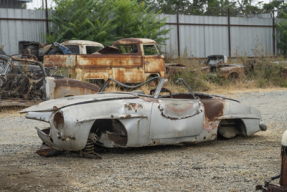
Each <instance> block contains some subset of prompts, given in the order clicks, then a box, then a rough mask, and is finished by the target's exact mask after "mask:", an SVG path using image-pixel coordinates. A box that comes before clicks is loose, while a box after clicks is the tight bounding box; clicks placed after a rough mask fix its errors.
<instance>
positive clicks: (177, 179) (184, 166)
mask: <svg viewBox="0 0 287 192" xmlns="http://www.w3.org/2000/svg"><path fill="white" fill-rule="evenodd" d="M233 97H236V98H237V99H239V100H240V101H241V102H242V103H245V104H249V105H252V106H254V107H257V108H258V109H259V110H260V111H261V114H262V118H263V121H264V122H265V123H266V124H267V125H268V130H267V131H266V132H259V133H256V134H254V135H253V136H250V137H236V138H235V139H230V140H217V141H211V142H206V143H201V144H184V145H176V146H158V147H144V148H133V149H119V150H108V151H105V152H101V155H102V157H103V159H102V160H95V159H87V158H81V157H78V156H77V155H76V154H72V153H68V152H67V153H64V154H61V155H59V156H56V157H49V158H46V157H41V156H38V155H37V154H36V153H35V151H36V150H37V149H38V148H39V146H40V145H41V141H40V139H39V138H38V136H37V133H36V130H35V129H34V128H35V126H37V127H39V128H43V127H46V126H47V124H46V123H43V122H38V121H32V120H25V117H24V116H20V115H18V114H17V113H11V114H0V133H1V134H0V191H39V190H40V191H72V190H73V191H232V192H235V191H254V190H255V185H257V184H263V183H264V181H265V180H268V179H269V178H270V177H273V176H275V175H278V174H279V172H280V141H281V137H282V134H283V132H284V131H285V130H286V115H287V110H286V109H287V102H286V101H287V99H286V98H287V90H280V91H271V92H248V93H238V94H233ZM274 183H275V184H278V181H275V182H274Z"/></svg>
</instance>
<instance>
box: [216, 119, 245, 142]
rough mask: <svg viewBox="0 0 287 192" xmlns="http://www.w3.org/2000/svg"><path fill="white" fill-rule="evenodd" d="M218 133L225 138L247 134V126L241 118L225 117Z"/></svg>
mask: <svg viewBox="0 0 287 192" xmlns="http://www.w3.org/2000/svg"><path fill="white" fill-rule="evenodd" d="M218 134H219V135H221V136H223V137H224V138H228V139H229V138H233V137H235V136H236V135H243V136H245V135H246V127H245V124H244V123H243V121H242V120H241V119H224V120H222V121H220V123H219V125H218Z"/></svg>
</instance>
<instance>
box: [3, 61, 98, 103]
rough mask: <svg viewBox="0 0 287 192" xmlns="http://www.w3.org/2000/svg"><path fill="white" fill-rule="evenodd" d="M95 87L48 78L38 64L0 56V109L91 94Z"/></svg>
mask: <svg viewBox="0 0 287 192" xmlns="http://www.w3.org/2000/svg"><path fill="white" fill-rule="evenodd" d="M99 90H100V88H99V87H98V86H97V85H94V84H90V83H87V82H81V81H78V80H74V79H69V78H65V77H63V76H59V75H54V74H50V69H49V68H44V67H43V65H42V63H41V62H36V61H35V59H34V58H33V57H32V58H31V59H29V58H28V59H27V56H24V57H23V55H18V56H6V55H0V106H1V107H3V106H31V105H35V104H36V103H39V102H41V101H45V100H49V99H55V98H59V97H67V96H73V95H83V94H92V93H96V92H98V91H99Z"/></svg>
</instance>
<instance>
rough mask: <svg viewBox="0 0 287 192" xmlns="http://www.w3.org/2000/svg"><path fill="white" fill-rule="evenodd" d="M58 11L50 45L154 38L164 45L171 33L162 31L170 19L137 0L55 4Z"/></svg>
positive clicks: (75, 0)
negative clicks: (53, 42)
mask: <svg viewBox="0 0 287 192" xmlns="http://www.w3.org/2000/svg"><path fill="white" fill-rule="evenodd" d="M54 1H55V3H56V7H55V11H54V13H53V15H51V16H50V19H51V21H52V22H53V27H52V28H51V31H52V33H51V34H47V35H46V36H45V38H46V41H47V42H51V41H57V42H63V41H66V40H76V39H78V40H91V41H97V42H100V43H103V44H104V45H110V44H112V42H114V41H115V40H118V39H121V38H129V37H138V38H151V39H154V40H156V41H158V43H163V42H164V40H165V38H163V36H164V35H166V34H167V33H168V32H169V30H170V29H164V28H162V27H163V26H164V24H165V21H166V18H164V19H159V17H158V14H159V13H160V12H156V11H154V10H153V9H151V7H149V6H146V4H145V3H144V2H142V3H138V2H137V1H136V0H106V1H101V0H99V1H96V0H87V1H82V0H54Z"/></svg>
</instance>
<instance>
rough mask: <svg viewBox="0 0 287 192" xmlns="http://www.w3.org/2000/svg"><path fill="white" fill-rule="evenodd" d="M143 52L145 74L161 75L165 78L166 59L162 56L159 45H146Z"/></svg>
mask: <svg viewBox="0 0 287 192" xmlns="http://www.w3.org/2000/svg"><path fill="white" fill-rule="evenodd" d="M143 51H144V53H143V61H144V67H145V73H153V74H160V76H161V77H164V75H165V68H164V57H163V56H162V55H161V53H160V51H159V49H158V47H157V45H155V44H150V45H147V44H144V45H143ZM146 76H147V75H146Z"/></svg>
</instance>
